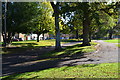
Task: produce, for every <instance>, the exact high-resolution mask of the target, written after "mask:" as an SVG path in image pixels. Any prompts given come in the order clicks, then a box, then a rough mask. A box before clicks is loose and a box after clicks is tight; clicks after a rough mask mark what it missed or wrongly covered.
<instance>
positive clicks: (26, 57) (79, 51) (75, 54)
mask: <svg viewBox="0 0 120 80" xmlns="http://www.w3.org/2000/svg"><path fill="white" fill-rule="evenodd" d="M29 45H30V47H31V46H33V45H36V44H29ZM79 45H80V44H77V45H74V46H68V47H66V48H64V49H63V50H61V51H60V52H56V51H54V50H48V52H46V51H47V48H43V49H42V50H43V51H39V50H38V51H39V52H37V50H34V51H32V50H30V51H29V52H26V53H24V54H22V55H20V54H19V55H12V56H8V57H6V58H4V60H3V74H4V75H11V74H15V75H16V73H23V72H32V71H40V70H45V69H50V68H55V67H61V66H59V65H58V64H60V63H61V62H65V61H70V60H74V59H78V58H85V57H84V52H83V50H84V49H86V48H88V46H87V47H79ZM39 47H40V46H39ZM42 47H45V46H42ZM36 53H37V54H36ZM6 55H7V54H6ZM45 59H49V60H45ZM40 60H44V61H40ZM86 61H92V60H86ZM86 61H84V62H86ZM77 62H81V61H74V62H72V63H68V64H64V65H63V66H73V65H75V64H74V63H77ZM11 65H14V66H11ZM83 67H92V66H87V65H83ZM93 67H94V66H93ZM17 75H19V74H17ZM17 75H16V76H17ZM10 77H11V76H8V77H6V78H5V79H8V78H10ZM3 80H4V79H3ZM8 80H11V79H8Z"/></svg>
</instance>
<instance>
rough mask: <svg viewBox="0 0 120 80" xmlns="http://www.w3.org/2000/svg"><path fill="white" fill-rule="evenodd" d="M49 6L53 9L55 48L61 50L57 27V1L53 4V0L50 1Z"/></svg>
mask: <svg viewBox="0 0 120 80" xmlns="http://www.w3.org/2000/svg"><path fill="white" fill-rule="evenodd" d="M51 6H52V8H53V10H54V16H55V33H56V44H55V50H58V51H59V50H61V44H60V28H59V2H57V3H56V4H54V2H51Z"/></svg>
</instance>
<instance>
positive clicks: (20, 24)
mask: <svg viewBox="0 0 120 80" xmlns="http://www.w3.org/2000/svg"><path fill="white" fill-rule="evenodd" d="M2 5H3V6H2V7H3V8H2V10H3V12H4V3H3V4H2ZM37 6H38V5H37V3H29V2H28V3H21V2H19V3H16V2H9V3H8V7H7V17H6V19H7V24H6V25H7V33H8V35H7V43H8V44H10V43H11V41H12V36H14V34H15V33H20V32H21V33H28V32H29V28H28V24H26V23H27V22H29V21H30V20H31V19H33V18H34V17H35V16H36V10H37ZM3 16H4V13H3ZM3 23H4V22H3ZM3 29H4V25H3Z"/></svg>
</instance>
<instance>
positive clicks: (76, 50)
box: [41, 42, 97, 57]
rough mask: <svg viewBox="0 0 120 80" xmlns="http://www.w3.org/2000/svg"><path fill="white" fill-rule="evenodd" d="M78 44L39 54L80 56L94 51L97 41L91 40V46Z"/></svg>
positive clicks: (45, 55)
mask: <svg viewBox="0 0 120 80" xmlns="http://www.w3.org/2000/svg"><path fill="white" fill-rule="evenodd" d="M80 44H81V43H79V44H76V45H74V46H68V47H66V48H63V49H62V50H61V51H59V52H56V51H51V52H49V53H46V54H43V55H41V57H63V56H69V57H71V56H77V55H79V56H82V55H83V53H89V52H94V51H95V50H96V49H95V47H94V46H95V45H97V43H95V42H91V46H84V47H80Z"/></svg>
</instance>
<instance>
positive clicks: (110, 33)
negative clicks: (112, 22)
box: [109, 30, 113, 39]
mask: <svg viewBox="0 0 120 80" xmlns="http://www.w3.org/2000/svg"><path fill="white" fill-rule="evenodd" d="M112 34H113V31H112V30H110V31H109V39H112Z"/></svg>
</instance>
